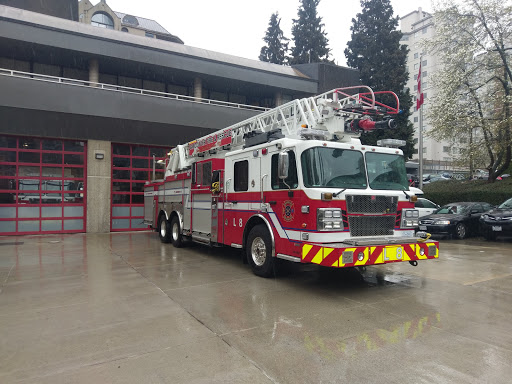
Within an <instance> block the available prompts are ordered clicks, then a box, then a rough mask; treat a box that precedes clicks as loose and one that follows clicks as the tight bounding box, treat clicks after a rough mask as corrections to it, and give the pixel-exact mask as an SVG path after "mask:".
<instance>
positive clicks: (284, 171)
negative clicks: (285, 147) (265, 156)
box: [277, 152, 290, 180]
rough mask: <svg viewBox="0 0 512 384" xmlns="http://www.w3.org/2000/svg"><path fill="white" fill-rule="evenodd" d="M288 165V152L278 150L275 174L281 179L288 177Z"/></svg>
mask: <svg viewBox="0 0 512 384" xmlns="http://www.w3.org/2000/svg"><path fill="white" fill-rule="evenodd" d="M289 166H290V157H289V156H288V152H280V153H279V160H278V163H277V175H278V177H279V178H280V179H281V180H285V179H287V178H288V168H289Z"/></svg>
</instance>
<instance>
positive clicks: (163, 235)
mask: <svg viewBox="0 0 512 384" xmlns="http://www.w3.org/2000/svg"><path fill="white" fill-rule="evenodd" d="M170 229H171V226H170V225H169V222H168V221H167V218H166V217H165V215H161V216H160V224H159V226H158V236H159V237H160V241H161V242H162V243H170V242H171V240H172V239H171V231H170Z"/></svg>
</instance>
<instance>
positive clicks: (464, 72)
mask: <svg viewBox="0 0 512 384" xmlns="http://www.w3.org/2000/svg"><path fill="white" fill-rule="evenodd" d="M438 7H439V8H438V9H437V10H436V11H435V13H434V17H435V25H436V35H435V37H434V38H433V39H432V40H431V41H430V42H429V43H428V45H427V48H428V49H430V50H433V51H434V50H435V52H436V54H437V55H438V57H439V58H440V61H441V65H440V69H439V70H438V71H437V73H436V75H435V77H434V85H435V87H436V89H437V94H436V95H435V96H434V97H433V98H432V100H431V101H430V105H431V107H430V112H429V113H428V118H429V119H430V122H431V124H432V126H433V129H432V131H431V134H432V135H433V137H435V138H442V139H448V140H452V141H456V139H459V138H460V137H464V138H466V141H468V143H469V145H467V146H465V147H464V148H463V155H465V156H467V158H468V159H469V161H470V164H472V163H473V159H478V158H479V157H480V158H481V157H482V155H485V158H486V159H487V161H486V163H487V165H486V167H487V169H488V170H489V181H490V182H493V181H495V180H496V177H498V176H499V175H501V174H503V173H506V171H507V168H509V166H510V164H511V155H512V135H511V133H512V116H511V112H512V111H511V102H512V81H511V80H512V68H511V62H510V60H511V57H510V52H511V49H512V47H511V44H512V6H511V5H510V1H501V0H464V1H463V2H462V3H456V4H454V3H452V2H444V3H441V4H440V5H439V6H438ZM468 138H469V140H467V139H468Z"/></svg>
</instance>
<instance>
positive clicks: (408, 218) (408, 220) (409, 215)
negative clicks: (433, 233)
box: [400, 209, 420, 228]
mask: <svg viewBox="0 0 512 384" xmlns="http://www.w3.org/2000/svg"><path fill="white" fill-rule="evenodd" d="M419 216H420V213H419V211H418V210H417V209H403V210H402V222H401V224H400V228H414V227H417V226H418V218H419Z"/></svg>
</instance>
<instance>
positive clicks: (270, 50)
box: [259, 12, 290, 64]
mask: <svg viewBox="0 0 512 384" xmlns="http://www.w3.org/2000/svg"><path fill="white" fill-rule="evenodd" d="M280 23H281V18H279V13H277V12H276V13H273V14H272V16H270V21H269V23H268V28H267V32H266V34H265V37H264V38H263V41H264V42H265V43H266V44H267V45H265V46H263V47H261V50H260V56H259V59H260V60H261V61H266V62H269V63H273V64H285V62H286V54H287V53H288V41H289V40H290V39H287V38H286V37H284V34H283V31H282V30H281V27H280V25H279V24H280Z"/></svg>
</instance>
